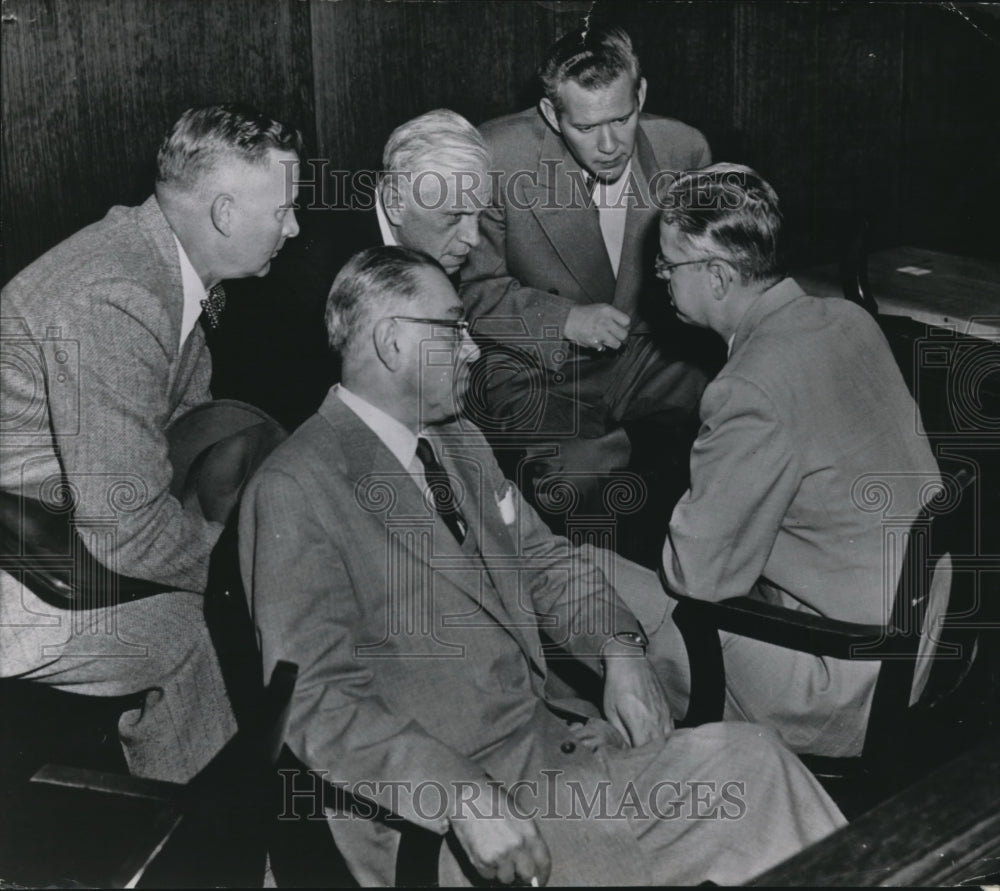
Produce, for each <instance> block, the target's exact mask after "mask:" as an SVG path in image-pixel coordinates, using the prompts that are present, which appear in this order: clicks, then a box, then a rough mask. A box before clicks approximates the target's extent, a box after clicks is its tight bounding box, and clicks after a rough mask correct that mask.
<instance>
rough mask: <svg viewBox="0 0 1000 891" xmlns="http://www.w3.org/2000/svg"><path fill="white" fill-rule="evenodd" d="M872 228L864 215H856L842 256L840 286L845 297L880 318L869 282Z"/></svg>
mask: <svg viewBox="0 0 1000 891" xmlns="http://www.w3.org/2000/svg"><path fill="white" fill-rule="evenodd" d="M870 234H871V226H870V224H869V222H868V217H867V216H865V215H864V214H861V213H858V214H855V216H854V218H853V220H852V221H851V223H850V225H849V227H848V235H847V238H846V239H845V241H844V243H843V246H842V249H841V255H840V286H841V289H842V290H843V292H844V297H845V299H847V300H851V301H853V302H854V303H857V304H858V305H859V306H861V307H864V308H865V309H867V310H868V312H870V313H871V314H872V316H874V317H875V318H878V302H877V301H876V300H875V295H874V293H872V288H871V285H870V284H869V282H868V241H869V236H870Z"/></svg>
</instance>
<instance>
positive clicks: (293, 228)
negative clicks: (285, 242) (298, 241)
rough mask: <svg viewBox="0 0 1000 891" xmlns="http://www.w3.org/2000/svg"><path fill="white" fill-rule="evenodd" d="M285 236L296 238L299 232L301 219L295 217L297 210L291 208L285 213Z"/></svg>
mask: <svg viewBox="0 0 1000 891" xmlns="http://www.w3.org/2000/svg"><path fill="white" fill-rule="evenodd" d="M283 234H284V236H285V238H295V236H296V235H298V234H299V221H298V220H297V219H295V211H294V210H289V211H288V213H287V214H285V226H284V233H283Z"/></svg>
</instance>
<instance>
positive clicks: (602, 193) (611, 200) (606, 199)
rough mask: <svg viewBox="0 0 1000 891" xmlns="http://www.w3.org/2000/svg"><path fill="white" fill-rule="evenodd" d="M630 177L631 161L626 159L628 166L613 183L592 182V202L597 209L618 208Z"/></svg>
mask: <svg viewBox="0 0 1000 891" xmlns="http://www.w3.org/2000/svg"><path fill="white" fill-rule="evenodd" d="M631 176H632V159H631V158H629V159H628V164H626V165H625V169H624V170H623V171H622V175H621V176H619V177H618V179H616V180H615V181H614V182H613V183H604V182H602V181H601V180H595V182H594V201H595V202H596V204H597V206H598V207H605V208H610V207H618V206H619V204H620V202H621V200H622V194H623V193H624V191H625V188H626V186H628V184H629V179H630V178H631Z"/></svg>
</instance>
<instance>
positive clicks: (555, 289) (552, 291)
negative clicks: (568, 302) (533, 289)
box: [549, 288, 559, 294]
mask: <svg viewBox="0 0 1000 891" xmlns="http://www.w3.org/2000/svg"><path fill="white" fill-rule="evenodd" d="M549 293H550V294H558V293H559V289H558V288H549Z"/></svg>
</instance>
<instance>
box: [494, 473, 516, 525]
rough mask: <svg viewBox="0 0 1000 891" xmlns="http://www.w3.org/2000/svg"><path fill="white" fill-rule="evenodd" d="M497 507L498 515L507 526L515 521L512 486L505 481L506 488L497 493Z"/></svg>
mask: <svg viewBox="0 0 1000 891" xmlns="http://www.w3.org/2000/svg"><path fill="white" fill-rule="evenodd" d="M497 507H499V508H500V517H501V519H502V520H503V521H504V524H505V525H507V526H513V525H514V523H515V522H516V521H517V507H516V504H515V500H514V486H513V484H512V483H509V482H508V483H507V488H506V489H505V490H504V493H503V495H502V496H501V495H499V494H498V495H497Z"/></svg>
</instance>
